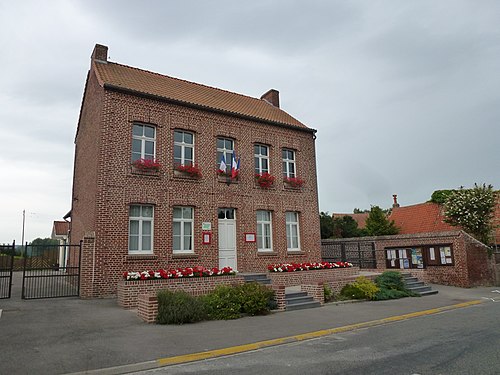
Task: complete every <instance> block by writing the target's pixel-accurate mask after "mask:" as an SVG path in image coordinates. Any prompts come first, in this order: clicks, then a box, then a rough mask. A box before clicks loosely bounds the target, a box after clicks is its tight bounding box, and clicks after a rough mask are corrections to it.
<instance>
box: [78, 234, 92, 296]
mask: <svg viewBox="0 0 500 375" xmlns="http://www.w3.org/2000/svg"><path fill="white" fill-rule="evenodd" d="M94 255H95V233H94V232H90V233H86V234H85V236H84V237H83V243H82V254H81V262H80V298H92V297H94V284H93V281H94V280H93V259H94Z"/></svg>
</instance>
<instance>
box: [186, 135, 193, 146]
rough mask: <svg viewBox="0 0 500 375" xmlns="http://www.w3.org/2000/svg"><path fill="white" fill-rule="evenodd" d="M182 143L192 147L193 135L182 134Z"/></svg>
mask: <svg viewBox="0 0 500 375" xmlns="http://www.w3.org/2000/svg"><path fill="white" fill-rule="evenodd" d="M184 142H185V143H188V144H190V145H192V144H193V135H192V134H191V133H184Z"/></svg>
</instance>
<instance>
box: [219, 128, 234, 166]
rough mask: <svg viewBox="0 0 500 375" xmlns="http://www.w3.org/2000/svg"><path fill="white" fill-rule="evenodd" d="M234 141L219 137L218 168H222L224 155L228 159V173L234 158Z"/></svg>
mask: <svg viewBox="0 0 500 375" xmlns="http://www.w3.org/2000/svg"><path fill="white" fill-rule="evenodd" d="M233 152H234V141H233V140H232V139H230V138H220V137H219V138H217V168H220V162H221V160H222V156H224V159H225V160H226V173H229V172H230V171H231V162H232V160H233Z"/></svg>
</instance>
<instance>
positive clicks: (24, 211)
mask: <svg viewBox="0 0 500 375" xmlns="http://www.w3.org/2000/svg"><path fill="white" fill-rule="evenodd" d="M25 222H26V210H23V234H22V239H21V246H22V248H24V223H25ZM21 253H22V254H23V255H26V254H24V251H22V252H21Z"/></svg>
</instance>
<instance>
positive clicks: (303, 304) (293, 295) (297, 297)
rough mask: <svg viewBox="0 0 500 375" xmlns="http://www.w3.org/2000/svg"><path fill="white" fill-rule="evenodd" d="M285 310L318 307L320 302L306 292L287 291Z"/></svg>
mask: <svg viewBox="0 0 500 375" xmlns="http://www.w3.org/2000/svg"><path fill="white" fill-rule="evenodd" d="M285 305H286V307H285V310H287V311H292V310H302V309H311V308H314V307H320V306H321V304H320V303H319V302H317V301H315V300H314V299H313V298H312V297H311V296H309V295H307V293H306V292H287V293H285Z"/></svg>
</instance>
